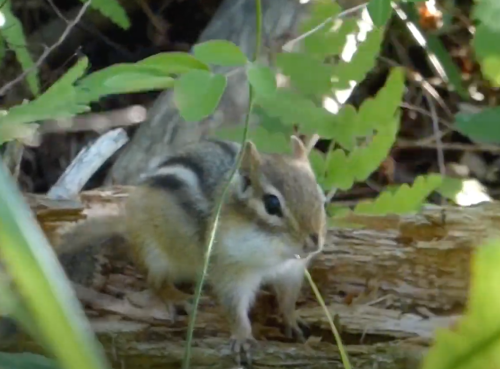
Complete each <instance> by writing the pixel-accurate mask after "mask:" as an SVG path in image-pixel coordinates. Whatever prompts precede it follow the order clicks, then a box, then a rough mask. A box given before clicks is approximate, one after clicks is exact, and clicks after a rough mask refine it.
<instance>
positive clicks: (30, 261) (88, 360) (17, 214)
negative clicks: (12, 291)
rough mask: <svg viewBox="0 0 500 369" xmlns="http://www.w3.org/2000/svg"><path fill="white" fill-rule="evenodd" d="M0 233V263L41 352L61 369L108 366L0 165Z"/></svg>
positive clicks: (61, 272)
mask: <svg viewBox="0 0 500 369" xmlns="http://www.w3.org/2000/svg"><path fill="white" fill-rule="evenodd" d="M0 229H1V230H2V231H1V232H0V258H1V260H2V265H3V266H4V267H5V269H6V271H7V272H8V274H9V276H10V277H12V281H13V283H14V284H15V285H16V287H17V288H18V289H19V291H20V295H22V296H23V300H24V302H25V303H26V305H27V310H28V311H29V312H30V313H31V315H32V316H33V318H34V319H35V321H36V323H37V325H38V327H39V328H40V333H41V335H42V337H43V342H42V343H43V344H45V347H44V348H45V349H46V350H47V351H48V352H50V353H51V354H53V355H54V356H55V357H56V358H57V359H58V362H59V363H60V365H61V366H62V367H64V368H68V369H84V368H94V369H105V368H107V367H108V365H107V362H106V359H105V356H104V352H103V351H102V347H101V346H100V345H98V344H97V342H96V340H95V338H94V337H93V335H92V330H91V327H90V326H89V324H88V321H87V320H86V318H85V314H84V312H83V309H82V307H81V305H80V304H79V303H78V300H77V298H76V295H75V292H74V290H73V289H72V287H71V284H70V282H69V281H68V279H67V278H66V276H65V273H64V270H63V269H62V267H61V265H60V264H59V262H58V259H57V256H56V255H55V253H54V250H53V248H52V247H51V246H50V244H49V243H48V241H47V239H46V238H45V236H44V233H43V231H42V230H41V229H40V227H39V225H38V223H37V222H36V219H35V218H34V216H33V214H32V213H31V211H30V208H29V207H28V205H27V204H26V203H25V201H24V199H23V197H22V195H21V193H20V192H19V190H18V189H17V187H16V184H15V183H14V181H13V180H12V178H10V176H9V175H8V173H7V169H6V168H5V166H4V165H3V164H0ZM2 367H3V365H2Z"/></svg>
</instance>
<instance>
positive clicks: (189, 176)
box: [151, 164, 201, 192]
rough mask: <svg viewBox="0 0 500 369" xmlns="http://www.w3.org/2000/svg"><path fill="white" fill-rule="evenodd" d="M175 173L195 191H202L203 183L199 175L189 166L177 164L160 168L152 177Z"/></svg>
mask: <svg viewBox="0 0 500 369" xmlns="http://www.w3.org/2000/svg"><path fill="white" fill-rule="evenodd" d="M168 174H173V175H175V176H176V177H177V178H179V179H180V180H181V181H182V182H184V183H185V184H186V185H187V187H188V188H189V189H191V190H193V191H197V192H201V183H200V180H199V178H198V176H197V175H196V174H195V173H194V172H193V171H192V170H191V169H189V168H186V167H185V166H182V165H179V164H175V165H168V166H164V167H161V168H159V169H158V170H156V171H155V172H154V174H152V175H151V178H154V177H161V176H165V175H168Z"/></svg>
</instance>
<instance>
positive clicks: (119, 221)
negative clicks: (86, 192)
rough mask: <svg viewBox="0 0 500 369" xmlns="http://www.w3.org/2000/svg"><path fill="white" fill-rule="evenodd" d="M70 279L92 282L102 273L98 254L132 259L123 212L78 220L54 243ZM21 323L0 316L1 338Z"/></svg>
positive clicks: (86, 284) (13, 330)
mask: <svg viewBox="0 0 500 369" xmlns="http://www.w3.org/2000/svg"><path fill="white" fill-rule="evenodd" d="M53 248H54V251H55V252H56V253H57V255H58V259H59V262H60V263H61V265H62V267H63V269H64V271H65V273H66V275H67V277H68V279H69V280H70V281H71V282H75V283H79V284H81V285H84V286H91V285H93V283H94V281H95V280H96V277H98V276H99V271H100V267H101V266H100V260H102V258H99V257H98V256H100V255H102V256H108V257H109V258H113V260H116V259H121V260H126V261H128V260H130V257H129V251H128V250H129V247H128V240H127V237H126V232H125V222H124V219H123V216H121V215H113V216H106V217H92V218H89V219H87V220H85V221H83V222H81V223H78V224H76V225H75V226H74V227H73V228H72V229H70V230H68V232H66V233H65V234H63V235H62V237H61V241H60V242H59V243H58V244H57V245H53ZM20 329H21V328H20V327H19V325H18V324H17V323H16V322H15V321H14V320H13V319H11V318H9V317H7V316H3V317H0V341H1V340H7V339H13V338H14V336H16V335H17V333H18V332H19V331H20Z"/></svg>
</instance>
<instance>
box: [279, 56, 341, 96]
mask: <svg viewBox="0 0 500 369" xmlns="http://www.w3.org/2000/svg"><path fill="white" fill-rule="evenodd" d="M276 65H277V66H278V67H279V68H281V70H282V71H283V74H285V75H287V76H289V77H290V80H291V81H292V84H293V85H295V86H296V87H297V88H298V89H299V90H300V91H301V92H302V93H304V94H317V95H320V94H324V93H327V92H328V91H329V90H330V87H331V83H330V77H331V75H332V74H333V69H332V67H331V66H329V65H326V64H324V63H323V62H321V61H320V60H318V59H316V58H314V57H312V56H311V55H309V54H305V53H279V54H278V55H276Z"/></svg>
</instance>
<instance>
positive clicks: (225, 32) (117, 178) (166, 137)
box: [106, 0, 307, 185]
mask: <svg viewBox="0 0 500 369" xmlns="http://www.w3.org/2000/svg"><path fill="white" fill-rule="evenodd" d="M306 9H307V6H306V5H303V4H300V2H299V1H296V0H272V1H263V2H262V16H263V18H262V19H263V46H264V47H263V48H262V53H261V59H260V60H261V61H262V62H267V61H268V58H269V54H270V53H271V52H272V49H273V44H276V43H277V42H280V41H279V40H282V39H286V38H288V37H289V36H290V35H293V34H294V33H295V28H296V26H297V24H298V21H299V20H300V17H301V16H302V15H304V14H305V10H306ZM255 38H256V28H255V0H225V1H224V2H223V3H222V4H221V5H220V6H219V9H218V10H217V13H216V14H215V15H214V17H213V19H212V21H211V23H210V24H209V26H208V27H207V28H206V29H205V30H204V32H203V33H202V35H201V37H200V39H199V41H198V42H204V41H208V40H213V39H225V40H229V41H232V42H234V43H235V44H236V45H238V46H239V47H240V48H241V49H242V51H243V52H244V53H245V54H246V55H247V56H248V57H249V58H251V56H252V53H253V52H254V48H255ZM214 71H215V72H218V73H229V72H231V75H230V77H229V78H228V83H227V87H226V91H225V93H224V95H223V97H222V99H221V101H220V104H219V106H218V108H217V110H216V112H215V113H214V114H213V115H211V116H210V117H208V118H207V119H204V120H203V121H200V122H196V123H186V122H184V121H183V119H182V118H181V117H180V116H179V114H178V112H177V109H176V108H175V106H174V102H173V99H172V91H171V90H167V91H165V92H163V93H162V94H161V95H160V97H159V98H158V99H157V100H156V102H155V104H154V105H153V107H152V108H151V110H150V112H149V117H150V118H149V120H148V121H147V122H145V123H143V124H141V126H140V127H139V129H138V130H137V132H136V133H135V134H134V137H133V139H132V140H131V142H130V143H129V144H128V145H127V147H126V149H125V151H124V152H123V153H122V154H121V155H120V157H119V158H118V160H117V161H116V162H115V163H114V165H113V167H112V169H111V170H110V172H109V174H108V177H107V179H106V184H107V185H110V184H135V183H136V181H137V179H138V177H139V175H140V174H141V173H142V172H143V171H144V170H145V169H147V168H148V167H150V166H152V165H154V164H155V163H156V161H157V160H159V158H161V157H162V156H163V155H165V154H167V153H168V152H170V150H172V149H173V148H175V147H181V146H182V145H184V144H185V143H187V142H190V141H197V140H198V139H199V138H200V137H202V136H203V135H205V134H206V133H207V132H208V130H210V129H211V128H213V127H217V126H219V125H220V124H237V123H239V122H242V121H243V119H244V113H245V111H246V109H247V104H248V91H247V84H246V76H245V73H244V70H243V69H242V68H239V69H236V68H227V67H226V68H222V67H215V68H214Z"/></svg>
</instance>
